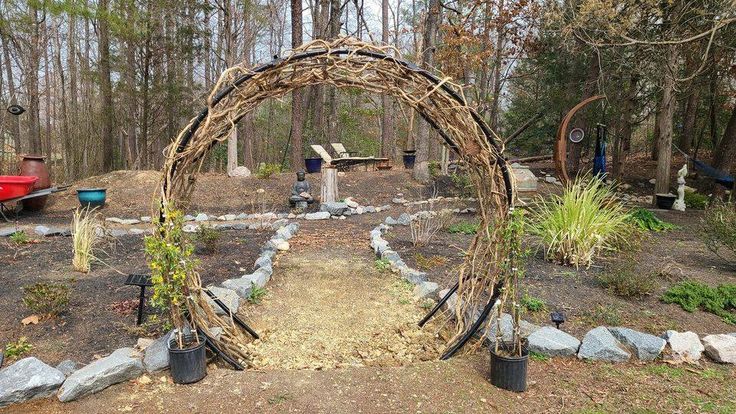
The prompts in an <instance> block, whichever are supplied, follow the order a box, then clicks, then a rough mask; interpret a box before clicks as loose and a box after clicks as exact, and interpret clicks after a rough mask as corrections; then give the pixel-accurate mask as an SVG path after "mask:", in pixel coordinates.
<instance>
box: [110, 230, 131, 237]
mask: <svg viewBox="0 0 736 414" xmlns="http://www.w3.org/2000/svg"><path fill="white" fill-rule="evenodd" d="M127 235H128V231H127V230H125V229H112V230H110V236H112V237H123V236H127Z"/></svg>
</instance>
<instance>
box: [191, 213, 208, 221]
mask: <svg viewBox="0 0 736 414" xmlns="http://www.w3.org/2000/svg"><path fill="white" fill-rule="evenodd" d="M209 219H210V218H209V216H208V215H207V214H204V213H199V214H197V215H196V216H195V217H194V221H207V220H209Z"/></svg>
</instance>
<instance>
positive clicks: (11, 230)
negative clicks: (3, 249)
mask: <svg viewBox="0 0 736 414" xmlns="http://www.w3.org/2000/svg"><path fill="white" fill-rule="evenodd" d="M19 231H20V230H18V229H16V228H15V227H5V228H2V229H0V237H9V236H11V235H13V234H15V233H17V232H19Z"/></svg>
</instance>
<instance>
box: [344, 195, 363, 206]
mask: <svg viewBox="0 0 736 414" xmlns="http://www.w3.org/2000/svg"><path fill="white" fill-rule="evenodd" d="M345 204H347V206H348V207H350V208H358V206H359V205H360V204H358V202H357V201H355V200H353V198H352V197H348V198H346V199H345Z"/></svg>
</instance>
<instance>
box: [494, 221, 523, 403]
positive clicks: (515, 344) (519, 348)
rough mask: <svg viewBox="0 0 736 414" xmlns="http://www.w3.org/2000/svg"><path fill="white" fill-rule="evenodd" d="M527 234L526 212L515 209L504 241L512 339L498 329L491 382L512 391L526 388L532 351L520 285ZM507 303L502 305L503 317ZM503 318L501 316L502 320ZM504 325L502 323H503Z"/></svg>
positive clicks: (505, 293)
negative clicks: (522, 321) (524, 337)
mask: <svg viewBox="0 0 736 414" xmlns="http://www.w3.org/2000/svg"><path fill="white" fill-rule="evenodd" d="M523 236H524V212H523V210H514V211H512V212H511V213H510V217H509V220H508V221H507V223H506V227H505V228H504V230H503V240H504V244H505V246H506V248H507V254H506V256H505V257H506V259H505V260H504V262H503V263H502V265H501V275H502V278H503V291H502V292H503V293H502V298H501V303H502V304H507V305H508V306H507V307H510V309H509V311H510V313H511V319H512V322H513V335H512V340H511V342H504V341H503V338H502V335H503V333H502V329H500V326H499V328H498V329H496V341H495V343H494V345H492V346H491V383H492V384H493V385H495V386H496V387H499V388H503V389H505V390H509V391H516V392H523V391H526V377H527V365H528V363H529V350H528V348H527V346H526V343H525V341H524V340H522V338H521V333H520V328H519V326H520V324H519V322H520V310H521V305H520V301H519V290H518V285H519V281H520V280H521V278H522V277H523V276H524V260H525V256H526V251H524V249H523V247H522V238H523ZM503 308H504V306H499V313H498V316H500V314H501V312H502V310H503ZM499 320H500V319H499ZM499 325H500V324H499Z"/></svg>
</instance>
